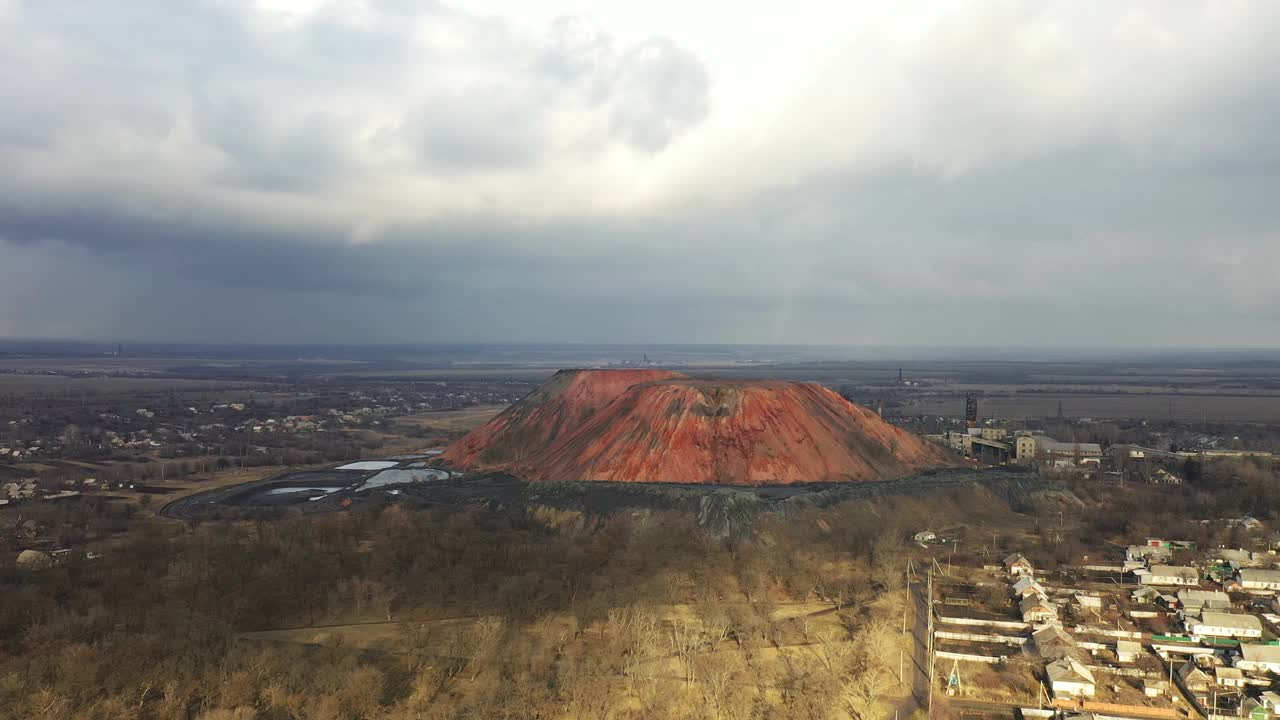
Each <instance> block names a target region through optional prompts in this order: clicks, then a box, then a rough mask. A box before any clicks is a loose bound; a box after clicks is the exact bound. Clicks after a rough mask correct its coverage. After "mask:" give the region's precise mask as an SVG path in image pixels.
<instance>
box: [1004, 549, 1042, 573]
mask: <svg viewBox="0 0 1280 720" xmlns="http://www.w3.org/2000/svg"><path fill="white" fill-rule="evenodd" d="M1004 569H1005V571H1006V572H1008V573H1009V574H1010V575H1027V576H1030V575H1034V574H1035V568H1034V567H1032V566H1031V561H1030V560H1028V559H1026V558H1025V557H1023V555H1022V553H1013V554H1012V555H1010V556H1009V557H1007V558H1005V559H1004Z"/></svg>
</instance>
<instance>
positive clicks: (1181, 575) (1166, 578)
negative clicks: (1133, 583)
mask: <svg viewBox="0 0 1280 720" xmlns="http://www.w3.org/2000/svg"><path fill="white" fill-rule="evenodd" d="M1139 573H1140V574H1139V580H1140V581H1141V582H1142V584H1143V585H1199V584H1200V574H1199V573H1198V572H1196V569H1195V568H1193V567H1187V566H1185V565H1152V566H1151V570H1150V571H1148V572H1145V573H1142V572H1141V571H1139Z"/></svg>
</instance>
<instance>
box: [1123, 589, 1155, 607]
mask: <svg viewBox="0 0 1280 720" xmlns="http://www.w3.org/2000/svg"><path fill="white" fill-rule="evenodd" d="M1129 596H1130V597H1132V598H1133V601H1134V602H1137V603H1149V602H1153V601H1155V599H1156V598H1158V597H1160V591H1159V590H1156V589H1155V588H1152V587H1140V588H1138V589H1137V590H1134V591H1133V592H1132V593H1130V594H1129Z"/></svg>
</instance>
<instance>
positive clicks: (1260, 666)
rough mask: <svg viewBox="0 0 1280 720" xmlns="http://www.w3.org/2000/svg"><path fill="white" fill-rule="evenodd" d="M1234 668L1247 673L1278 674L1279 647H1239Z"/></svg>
mask: <svg viewBox="0 0 1280 720" xmlns="http://www.w3.org/2000/svg"><path fill="white" fill-rule="evenodd" d="M1235 666H1236V667H1238V668H1240V669H1241V670H1247V671H1249V672H1257V673H1260V672H1273V673H1280V645H1241V646H1240V656H1239V657H1237V658H1236V661H1235Z"/></svg>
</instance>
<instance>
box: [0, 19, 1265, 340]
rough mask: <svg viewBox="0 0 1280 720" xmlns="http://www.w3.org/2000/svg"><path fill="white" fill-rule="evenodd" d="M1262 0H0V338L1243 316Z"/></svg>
mask: <svg viewBox="0 0 1280 720" xmlns="http://www.w3.org/2000/svg"><path fill="white" fill-rule="evenodd" d="M1278 35H1280V3H1272V2H1253V1H1249V2H1243V1H1237V0H1207V1H1205V2H1191V1H1189V0H1152V1H1150V2H1136V1H1130V0H1115V1H1114V2H1107V3H1094V2H1085V3H1082V2H1078V0H1072V1H1064V2H1056V1H1054V0H1045V1H1043V2H1035V3H1022V2H1010V1H999V2H994V1H993V2H969V1H965V0H958V1H957V0H951V1H947V2H925V1H919V2H913V1H908V2H894V3H884V2H861V1H850V2H845V3H835V4H833V3H830V2H814V1H810V0H791V1H790V2H787V3H763V2H760V3H753V2H746V3H743V2H732V3H730V2H702V3H690V2H687V0H685V1H682V2H676V1H675V0H651V1H649V2H643V3H637V2H621V1H618V2H615V1H614V0H593V1H590V2H588V1H587V0H564V1H561V2H555V1H548V0H518V1H517V0H475V1H474V2H467V3H461V2H458V3H447V2H439V3H433V2H424V1H421V0H417V1H414V0H240V1H233V0H126V1H125V2H113V3H105V2H89V3H86V2H80V1H78V0H77V1H75V2H73V1H71V0H0V37H3V38H5V42H4V43H0V168H3V171H0V336H9V337H49V338H54V337H57V338H101V339H121V340H131V339H132V340H143V339H145V340H164V341H175V342H183V341H185V342H250V343H273V342H279V343H304V342H324V343H335V342H341V343H387V342H395V343H402V342H433V341H438V342H475V341H498V342H507V341H549V342H639V343H643V342H694V343H763V344H773V343H779V344H838V345H897V346H912V345H915V346H1017V347H1065V346H1073V345H1082V346H1088V347H1125V348H1133V347H1186V348H1200V347H1205V348H1209V347H1223V346H1229V347H1275V346H1277V345H1280V282H1278V281H1277V279H1278V278H1280V143H1278V142H1277V141H1276V138H1277V137H1280V43H1276V42H1274V38H1275V37H1277V36H1278Z"/></svg>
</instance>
